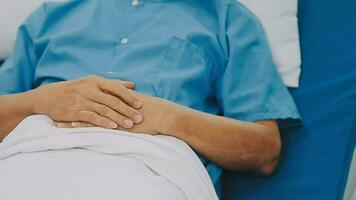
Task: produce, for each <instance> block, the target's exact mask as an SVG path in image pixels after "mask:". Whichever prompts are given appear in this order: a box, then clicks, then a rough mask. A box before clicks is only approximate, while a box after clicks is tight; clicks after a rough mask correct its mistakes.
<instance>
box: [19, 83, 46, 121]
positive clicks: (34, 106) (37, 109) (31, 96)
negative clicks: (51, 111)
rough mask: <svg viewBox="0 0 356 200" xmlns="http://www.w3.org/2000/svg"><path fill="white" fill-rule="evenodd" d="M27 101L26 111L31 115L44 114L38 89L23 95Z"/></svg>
mask: <svg viewBox="0 0 356 200" xmlns="http://www.w3.org/2000/svg"><path fill="white" fill-rule="evenodd" d="M23 95H24V98H23V99H25V105H24V106H25V110H26V111H27V113H29V115H33V114H42V112H41V110H42V109H41V107H42V106H43V105H41V102H40V99H41V97H40V96H39V95H38V94H37V93H36V89H34V90H29V91H27V92H25V93H23Z"/></svg>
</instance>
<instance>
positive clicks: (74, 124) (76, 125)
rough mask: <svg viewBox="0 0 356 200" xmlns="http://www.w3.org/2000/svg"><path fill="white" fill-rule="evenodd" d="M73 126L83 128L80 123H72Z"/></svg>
mask: <svg viewBox="0 0 356 200" xmlns="http://www.w3.org/2000/svg"><path fill="white" fill-rule="evenodd" d="M72 126H73V127H74V128H79V127H81V124H80V123H79V122H72Z"/></svg>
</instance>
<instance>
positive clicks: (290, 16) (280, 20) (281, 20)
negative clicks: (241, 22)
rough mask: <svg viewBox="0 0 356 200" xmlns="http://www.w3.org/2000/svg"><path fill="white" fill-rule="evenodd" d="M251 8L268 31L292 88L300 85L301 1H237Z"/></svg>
mask: <svg viewBox="0 0 356 200" xmlns="http://www.w3.org/2000/svg"><path fill="white" fill-rule="evenodd" d="M238 1H239V2H240V3H242V4H243V5H245V6H246V7H247V8H249V9H250V10H251V11H252V12H253V13H254V14H255V15H256V16H258V17H259V18H260V19H261V22H262V24H263V26H264V28H265V30H266V32H267V36H268V39H269V43H270V45H271V48H272V52H273V57H274V61H275V62H276V64H277V67H278V71H279V72H280V74H281V75H282V78H283V80H284V82H285V84H286V85H287V86H289V87H298V86H299V76H300V72H301V68H300V66H301V53H300V45H299V31H298V19H297V11H298V0H238Z"/></svg>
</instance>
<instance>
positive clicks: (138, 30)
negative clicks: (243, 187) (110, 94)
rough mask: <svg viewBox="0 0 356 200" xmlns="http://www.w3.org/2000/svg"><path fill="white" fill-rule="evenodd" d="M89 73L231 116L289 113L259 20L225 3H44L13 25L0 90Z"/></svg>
mask: <svg viewBox="0 0 356 200" xmlns="http://www.w3.org/2000/svg"><path fill="white" fill-rule="evenodd" d="M90 74H95V75H99V76H102V77H105V78H112V79H121V80H130V81H133V82H135V86H136V87H135V90H137V91H139V92H143V93H146V94H149V95H153V96H158V97H161V98H164V99H168V100H171V101H174V102H176V103H179V104H182V105H184V106H187V107H190V108H193V109H197V110H200V111H203V112H207V113H212V114H217V115H218V114H221V115H224V116H226V117H230V118H234V119H238V120H244V121H257V120H268V119H276V120H278V121H279V122H281V124H282V122H286V121H288V120H289V119H298V118H299V114H298V111H297V109H296V107H295V104H294V102H293V100H292V98H291V96H290V94H289V92H288V90H287V89H286V87H285V86H284V84H283V82H282V80H281V78H280V76H279V74H278V72H277V70H276V67H275V65H274V63H273V59H272V56H271V52H270V48H269V46H268V42H267V41H266V37H265V33H264V30H263V28H262V26H261V24H260V23H259V21H258V20H257V19H256V18H255V17H254V16H253V15H252V14H251V13H250V12H249V11H248V10H247V9H245V8H244V7H243V6H241V5H240V4H238V3H237V2H236V1H234V0H223V1H221V0H216V1H214V0H212V1H210V2H209V3H206V1H203V0H160V1H158V0H155V1H153V0H145V1H139V4H138V5H132V2H131V1H129V0H121V1H117V0H106V1H102V0H90V1H80V0H77V1H70V2H67V3H46V4H44V5H43V6H42V7H40V8H39V9H38V10H37V11H36V12H35V13H33V14H32V15H31V17H30V18H29V19H28V20H27V21H26V22H25V23H24V24H23V25H22V26H21V27H20V29H19V33H18V38H17V43H16V48H15V51H14V53H13V54H12V56H11V57H10V58H9V59H7V61H6V62H5V64H4V65H3V66H2V67H1V68H0V94H11V93H18V92H23V91H26V90H29V89H32V88H35V87H38V86H41V85H43V84H49V83H53V82H57V81H65V80H72V79H78V78H80V77H83V76H87V75H90ZM287 119H288V120H287ZM202 162H203V163H204V165H205V166H206V167H207V170H208V172H209V174H210V176H211V178H212V181H213V182H214V183H218V181H219V178H220V175H221V172H222V170H221V169H220V168H219V167H217V166H216V165H214V164H212V163H210V162H209V161H207V160H206V159H204V158H202Z"/></svg>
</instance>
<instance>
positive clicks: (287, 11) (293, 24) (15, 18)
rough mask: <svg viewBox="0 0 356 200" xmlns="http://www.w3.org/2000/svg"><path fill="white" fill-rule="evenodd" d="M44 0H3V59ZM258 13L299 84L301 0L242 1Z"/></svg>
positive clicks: (284, 68)
mask: <svg viewBox="0 0 356 200" xmlns="http://www.w3.org/2000/svg"><path fill="white" fill-rule="evenodd" d="M44 1H45V0H0V28H1V31H0V60H1V59H4V58H6V57H7V56H8V55H9V54H10V53H11V51H12V49H13V46H14V43H15V39H16V31H17V28H18V27H19V26H20V24H21V23H22V22H23V21H24V20H25V18H26V17H27V16H28V15H29V14H30V13H31V12H32V11H33V10H34V9H35V8H37V7H38V6H39V5H40V4H41V3H42V2H44ZM240 2H241V3H242V4H244V5H245V6H246V7H248V8H249V9H250V10H252V12H254V13H255V14H256V16H258V17H259V18H260V19H261V21H262V23H263V25H264V27H265V29H266V31H267V35H268V38H269V41H270V44H271V48H272V52H273V56H274V59H275V62H276V64H277V66H278V70H279V72H280V73H281V75H282V77H283V80H284V82H285V83H286V85H287V86H289V87H298V85H299V75H300V65H301V56H300V47H299V35H298V24H297V4H298V0H240Z"/></svg>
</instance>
